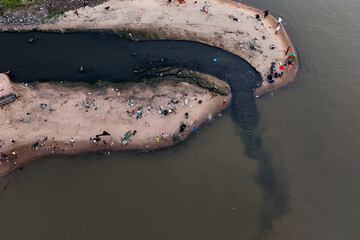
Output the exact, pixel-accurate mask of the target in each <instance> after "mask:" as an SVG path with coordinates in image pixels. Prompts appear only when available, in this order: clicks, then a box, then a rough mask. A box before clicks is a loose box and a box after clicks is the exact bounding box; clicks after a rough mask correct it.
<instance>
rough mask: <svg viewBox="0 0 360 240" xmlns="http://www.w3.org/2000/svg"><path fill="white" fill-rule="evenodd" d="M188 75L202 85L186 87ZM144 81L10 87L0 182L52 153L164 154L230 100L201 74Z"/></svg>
mask: <svg viewBox="0 0 360 240" xmlns="http://www.w3.org/2000/svg"><path fill="white" fill-rule="evenodd" d="M189 76H190V77H191V78H192V79H196V80H199V81H202V83H203V84H205V85H206V86H205V85H204V86H205V87H201V86H200V85H201V84H199V83H198V82H191V81H188V80H186V81H185V80H184V77H186V78H187V79H188V77H189ZM147 81H150V80H147ZM151 81H153V82H152V83H151V84H149V82H145V83H127V84H121V85H114V84H109V83H98V84H97V85H96V87H95V86H91V85H87V84H85V83H84V84H82V85H81V86H73V85H65V84H60V83H56V84H55V83H37V84H33V85H27V86H26V85H24V84H15V83H11V88H12V89H13V91H15V92H16V96H17V99H16V101H15V102H13V103H11V104H7V105H5V106H3V107H1V109H0V111H1V114H0V122H1V125H0V132H1V136H0V153H1V156H0V176H4V175H6V174H8V173H10V172H11V171H13V170H14V169H16V168H18V167H20V166H22V165H24V164H25V163H27V162H29V161H30V160H32V159H36V158H39V157H42V156H48V155H51V154H75V153H79V152H84V151H85V152H86V151H104V152H106V151H110V150H111V151H112V150H119V151H121V150H144V151H150V150H156V149H161V148H165V147H168V146H171V145H173V144H175V143H177V142H179V141H182V140H184V139H185V138H186V137H187V136H188V135H190V134H191V133H196V132H197V131H198V128H199V127H200V125H201V124H202V123H203V122H205V121H207V120H209V119H212V118H214V117H216V116H217V114H218V113H219V112H221V111H223V110H224V109H226V108H227V106H228V105H229V103H230V101H231V94H230V87H229V86H228V85H227V84H226V83H225V82H223V81H221V80H218V79H216V78H214V77H212V76H209V75H206V74H200V73H195V72H190V71H185V72H181V76H171V77H170V76H169V77H164V78H162V79H161V80H157V79H152V80H151ZM1 82H9V78H8V77H7V75H4V74H0V83H1ZM211 89H217V90H216V91H213V90H211Z"/></svg>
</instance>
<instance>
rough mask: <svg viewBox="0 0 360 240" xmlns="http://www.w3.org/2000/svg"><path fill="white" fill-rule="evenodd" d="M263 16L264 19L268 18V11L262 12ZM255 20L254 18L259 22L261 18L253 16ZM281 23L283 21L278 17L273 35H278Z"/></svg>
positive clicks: (258, 15)
mask: <svg viewBox="0 0 360 240" xmlns="http://www.w3.org/2000/svg"><path fill="white" fill-rule="evenodd" d="M263 14H264V19H266V17H267V16H269V10H265V11H264V12H263ZM255 18H256V19H257V20H258V21H261V16H260V14H256V15H255ZM282 21H283V19H282V17H278V19H277V26H276V29H275V34H278V33H279V31H280V29H281V24H282Z"/></svg>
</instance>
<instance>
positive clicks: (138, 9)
mask: <svg viewBox="0 0 360 240" xmlns="http://www.w3.org/2000/svg"><path fill="white" fill-rule="evenodd" d="M181 2H182V3H181ZM257 14H258V15H259V17H260V18H259V19H257V18H256V15H257ZM277 26H278V21H277V17H274V16H272V15H271V11H270V14H269V15H268V16H267V17H266V18H265V16H264V11H263V10H260V9H256V8H254V7H250V6H248V5H245V4H241V3H239V2H236V1H233V0H208V1H204V0H201V1H189V0H186V1H178V0H172V1H170V2H169V1H168V0H122V1H119V0H110V1H107V2H105V3H103V4H100V5H97V6H94V7H88V6H86V7H83V8H79V9H76V10H73V11H67V12H65V13H64V14H63V15H61V16H59V17H58V18H56V19H54V21H51V23H45V24H27V25H16V24H1V25H0V29H1V30H2V31H14V30H16V31H31V30H33V29H36V30H40V31H104V30H110V31H115V32H128V34H129V36H130V37H131V38H134V39H135V38H139V39H174V40H188V41H196V42H201V43H204V44H208V45H211V46H215V47H219V48H221V49H224V50H226V51H228V52H231V53H233V54H235V55H237V56H240V57H241V58H243V59H244V60H246V61H247V62H249V63H250V64H251V65H252V66H253V67H254V68H255V69H256V70H257V71H258V72H259V73H260V74H261V76H262V78H263V80H264V81H263V84H262V86H261V87H259V88H257V89H256V91H255V95H257V96H259V95H262V94H265V93H267V92H271V91H274V90H275V89H278V88H280V87H282V86H285V85H286V84H288V83H289V82H291V81H292V80H294V77H295V75H296V73H297V71H298V64H297V63H296V61H295V62H293V63H292V65H291V66H290V67H287V66H285V69H284V70H281V72H283V75H282V77H281V78H277V79H273V80H274V81H271V82H272V83H268V81H267V77H268V75H269V73H270V68H271V64H272V63H276V69H277V70H278V71H280V70H279V69H278V68H279V67H281V65H283V64H286V62H287V59H288V57H289V56H288V54H290V53H293V54H295V55H296V51H295V47H294V45H293V43H292V42H291V40H290V39H289V37H288V34H287V32H286V30H285V28H284V25H283V24H282V23H280V24H279V27H280V30H279V31H278V33H277V34H276V28H277ZM286 53H287V54H286Z"/></svg>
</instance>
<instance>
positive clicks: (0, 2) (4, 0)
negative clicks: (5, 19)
mask: <svg viewBox="0 0 360 240" xmlns="http://www.w3.org/2000/svg"><path fill="white" fill-rule="evenodd" d="M22 4H23V1H22V0H0V6H2V7H4V8H17V7H20V6H21V5H22Z"/></svg>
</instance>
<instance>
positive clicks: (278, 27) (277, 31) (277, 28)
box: [275, 25, 280, 34]
mask: <svg viewBox="0 0 360 240" xmlns="http://www.w3.org/2000/svg"><path fill="white" fill-rule="evenodd" d="M279 31H280V25H278V26H277V27H276V29H275V34H278V33H279Z"/></svg>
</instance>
